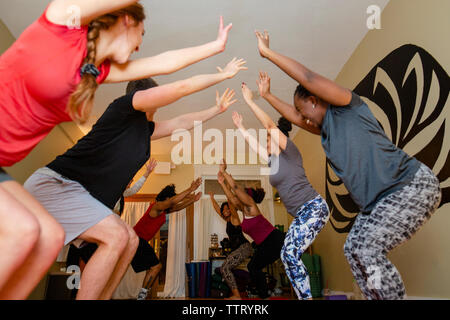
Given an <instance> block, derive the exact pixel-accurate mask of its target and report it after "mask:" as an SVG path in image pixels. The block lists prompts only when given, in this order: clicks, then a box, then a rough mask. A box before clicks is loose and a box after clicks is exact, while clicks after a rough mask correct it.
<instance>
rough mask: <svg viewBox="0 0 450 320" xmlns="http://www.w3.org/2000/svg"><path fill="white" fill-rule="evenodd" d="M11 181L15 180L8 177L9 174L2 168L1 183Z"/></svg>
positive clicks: (0, 169)
mask: <svg viewBox="0 0 450 320" xmlns="http://www.w3.org/2000/svg"><path fill="white" fill-rule="evenodd" d="M11 180H13V178H11V177H10V176H8V174H7V173H6V172H5V171H4V170H3V169H2V168H0V183H2V182H5V181H11Z"/></svg>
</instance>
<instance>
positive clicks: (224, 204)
mask: <svg viewBox="0 0 450 320" xmlns="http://www.w3.org/2000/svg"><path fill="white" fill-rule="evenodd" d="M225 206H227V207H228V208H230V205H229V204H228V201H225V202H223V203H222V204H221V205H220V215H222V216H223V210H224V209H225Z"/></svg>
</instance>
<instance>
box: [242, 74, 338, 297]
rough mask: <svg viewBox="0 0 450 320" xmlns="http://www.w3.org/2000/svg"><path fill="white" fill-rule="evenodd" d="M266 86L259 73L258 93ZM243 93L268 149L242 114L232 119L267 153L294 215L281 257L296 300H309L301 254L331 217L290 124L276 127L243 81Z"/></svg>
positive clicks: (284, 122)
mask: <svg viewBox="0 0 450 320" xmlns="http://www.w3.org/2000/svg"><path fill="white" fill-rule="evenodd" d="M269 85H270V83H269V82H268V81H267V74H265V73H260V79H259V81H258V89H259V92H260V95H261V96H264V94H265V91H267V90H269V89H270V86H269ZM242 93H243V95H244V99H245V101H246V102H247V104H248V105H249V107H250V109H251V110H252V111H253V113H254V114H255V115H256V117H257V118H258V119H259V121H261V123H262V124H263V126H264V128H265V129H266V130H267V132H268V134H267V150H263V148H262V147H261V146H257V145H254V141H251V140H250V134H249V133H248V132H247V130H246V129H245V128H244V126H243V125H242V117H241V116H240V115H239V114H238V113H236V112H235V113H234V114H233V121H234V123H235V125H236V127H237V128H239V130H240V132H241V133H242V134H243V136H244V137H245V138H246V140H247V142H249V144H250V145H251V146H252V147H253V148H254V149H255V150H259V151H260V152H262V156H263V157H265V158H267V156H269V166H270V168H271V172H270V183H271V185H272V186H273V187H275V188H276V189H277V190H278V193H279V194H280V198H281V201H282V202H283V204H284V206H285V207H286V210H287V212H288V213H289V214H290V215H292V216H293V217H294V220H293V221H292V223H291V226H290V227H289V231H288V232H287V235H286V238H285V240H284V246H283V249H282V250H281V260H282V261H283V264H284V266H285V269H286V274H287V276H288V277H289V279H290V281H291V283H292V286H293V287H294V290H295V293H296V294H297V297H298V299H311V298H312V295H311V286H310V283H309V277H308V270H307V269H306V267H305V265H304V264H303V262H302V260H301V256H302V254H303V252H305V251H306V249H308V247H309V246H310V245H311V244H312V243H313V241H314V240H315V239H316V237H317V235H318V234H319V232H320V231H321V230H322V228H323V227H324V226H325V224H326V223H327V221H328V219H329V217H330V212H329V210H328V206H327V203H326V202H325V200H324V199H323V198H322V197H321V196H320V195H319V194H318V193H317V191H316V190H314V188H313V187H312V186H311V183H310V182H309V181H308V178H307V177H306V174H305V169H304V168H303V158H302V155H301V153H300V151H299V150H298V149H297V147H296V146H295V144H294V142H292V140H290V139H289V131H291V130H292V125H291V123H290V122H289V121H288V120H287V119H285V118H280V120H279V121H278V126H277V125H276V124H275V123H274V122H273V121H272V119H271V118H270V117H269V116H268V115H267V114H266V113H265V112H264V111H263V110H261V108H260V107H259V106H257V105H256V103H255V102H254V101H253V94H252V92H251V91H250V89H249V88H248V87H247V85H245V84H242Z"/></svg>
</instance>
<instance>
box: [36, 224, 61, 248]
mask: <svg viewBox="0 0 450 320" xmlns="http://www.w3.org/2000/svg"><path fill="white" fill-rule="evenodd" d="M65 238H66V233H65V232H64V229H63V227H62V226H61V225H60V224H59V223H57V222H53V223H50V224H49V225H47V226H46V232H45V234H42V235H41V239H42V240H43V242H44V245H45V246H46V251H47V252H49V253H51V254H54V255H57V254H58V253H59V251H60V250H61V248H62V247H63V246H64V240H65Z"/></svg>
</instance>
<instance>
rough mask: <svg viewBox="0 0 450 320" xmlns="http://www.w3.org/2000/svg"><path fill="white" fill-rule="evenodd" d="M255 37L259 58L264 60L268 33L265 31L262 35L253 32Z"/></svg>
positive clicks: (267, 46) (267, 44)
mask: <svg viewBox="0 0 450 320" xmlns="http://www.w3.org/2000/svg"><path fill="white" fill-rule="evenodd" d="M255 35H256V38H257V39H258V50H259V54H260V55H261V57H263V58H265V57H266V55H267V51H268V50H269V33H268V32H267V31H266V30H264V33H261V32H259V31H257V30H255Z"/></svg>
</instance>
